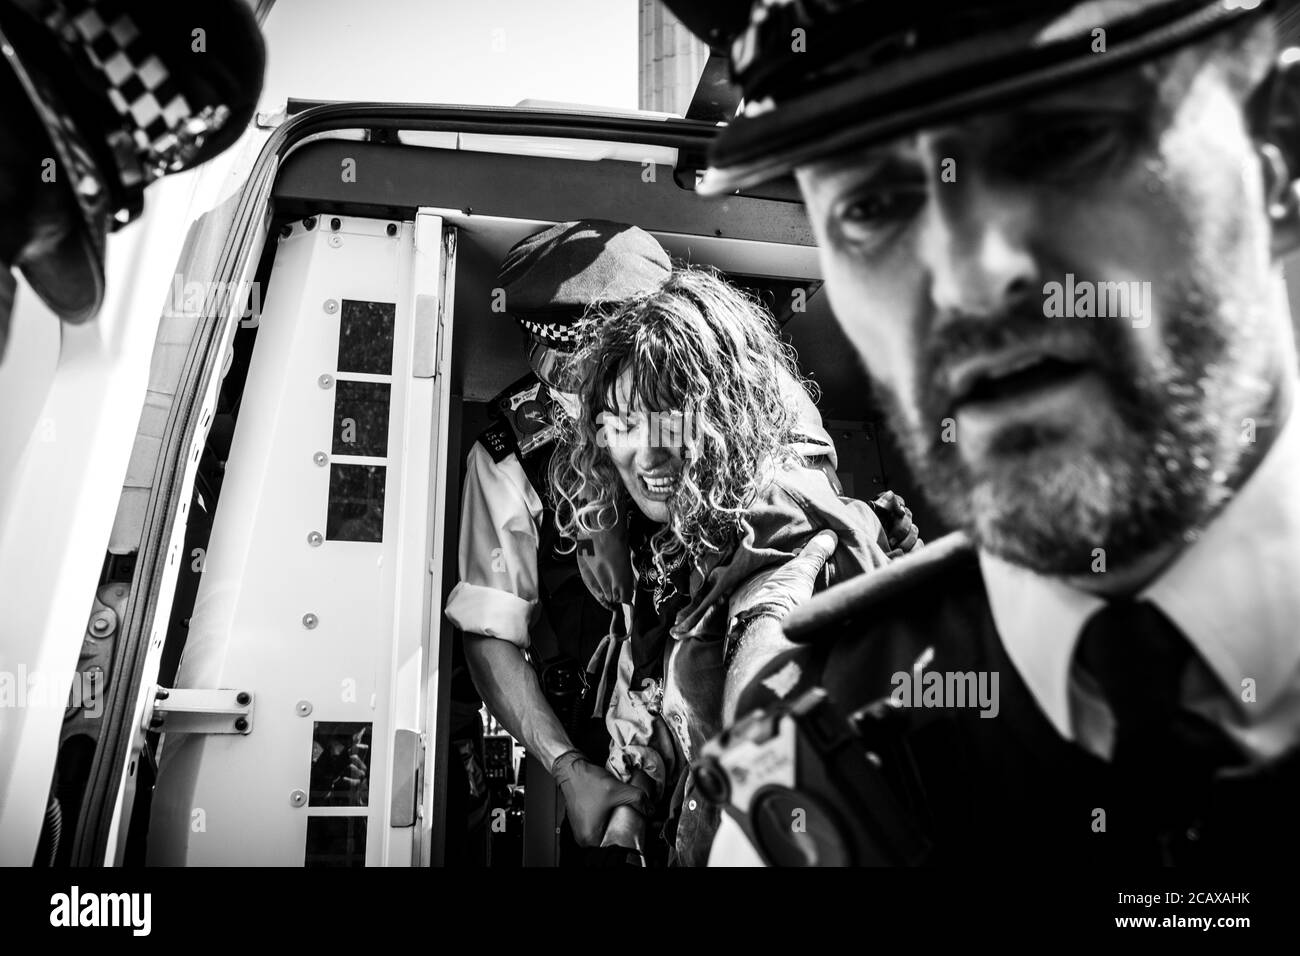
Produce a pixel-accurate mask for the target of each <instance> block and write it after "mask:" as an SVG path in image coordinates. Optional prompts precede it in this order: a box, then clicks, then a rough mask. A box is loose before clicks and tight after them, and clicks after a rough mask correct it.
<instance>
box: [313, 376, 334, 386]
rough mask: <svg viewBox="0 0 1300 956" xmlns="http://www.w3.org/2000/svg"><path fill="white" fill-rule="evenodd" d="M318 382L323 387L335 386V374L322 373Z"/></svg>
mask: <svg viewBox="0 0 1300 956" xmlns="http://www.w3.org/2000/svg"><path fill="white" fill-rule="evenodd" d="M316 384H317V385H319V386H320V387H321V388H333V387H334V376H333V375H322V376H321V377H320V378H318V379H316Z"/></svg>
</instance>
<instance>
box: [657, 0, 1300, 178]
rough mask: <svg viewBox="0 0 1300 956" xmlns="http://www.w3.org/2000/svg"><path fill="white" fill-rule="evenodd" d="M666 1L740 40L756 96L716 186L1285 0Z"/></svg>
mask: <svg viewBox="0 0 1300 956" xmlns="http://www.w3.org/2000/svg"><path fill="white" fill-rule="evenodd" d="M664 3H665V6H667V7H668V8H669V9H671V10H672V12H673V13H674V14H675V15H676V16H677V17H678V19H680V20H681V21H682V22H683V24H684V25H685V26H686V27H687V28H688V29H690V30H691V31H692V32H693V33H695V34H696V35H697V36H699V37H700V38H701V39H703V40H705V41H706V42H707V43H709V44H710V45H711V46H713V47H715V48H717V49H721V50H724V51H725V52H727V53H728V54H729V56H730V61H731V73H732V79H733V80H734V82H736V83H737V84H739V86H740V87H741V90H742V92H743V94H744V98H745V106H744V110H743V115H741V116H739V117H737V118H736V119H735V120H733V121H732V122H731V123H730V124H728V125H727V126H726V127H725V128H724V129H723V130H722V131H721V133H720V134H719V136H718V138H717V139H716V140H715V142H714V145H713V148H712V150H711V153H710V157H709V159H710V166H711V168H710V169H709V171H708V172H707V173H706V174H705V176H704V180H703V181H702V182H701V184H700V187H699V190H700V192H702V193H705V194H708V195H718V194H722V193H727V192H732V191H734V190H736V189H741V188H744V187H748V186H753V185H757V184H758V183H761V182H765V181H767V180H769V179H773V178H776V177H778V176H782V175H785V174H787V173H789V172H790V171H791V170H792V169H794V168H795V167H796V166H798V165H801V164H803V163H805V162H808V161H809V160H812V159H816V158H818V157H821V156H825V155H830V154H832V153H835V152H837V151H839V150H842V149H846V148H850V147H859V146H866V145H870V144H871V143H873V142H880V141H883V140H886V139H890V138H893V137H896V136H901V135H904V134H907V133H910V132H914V131H915V130H917V129H920V128H922V127H924V126H927V125H932V124H934V123H939V122H946V121H951V120H953V119H955V118H960V117H963V116H967V115H969V114H970V113H971V112H972V111H974V110H977V109H985V108H989V107H996V106H998V105H999V104H1001V103H1005V102H1009V101H1014V100H1019V99H1023V98H1024V97H1026V96H1027V95H1030V94H1033V93H1037V92H1040V91H1046V90H1049V89H1051V88H1054V87H1057V86H1060V85H1064V84H1068V83H1074V82H1077V81H1080V80H1082V79H1084V78H1086V77H1089V76H1091V75H1093V74H1100V73H1102V72H1104V71H1107V70H1114V69H1117V68H1119V67H1122V66H1124V65H1126V64H1129V63H1132V62H1135V61H1138V60H1145V59H1148V58H1151V57H1153V56H1157V55H1159V54H1162V53H1165V52H1167V51H1170V50H1173V49H1175V48H1177V47H1179V46H1181V45H1183V44H1186V43H1190V42H1193V41H1195V40H1198V39H1200V38H1202V37H1206V36H1209V35H1210V34H1212V33H1214V32H1216V31H1218V30H1221V29H1224V28H1226V27H1228V26H1230V25H1232V24H1234V23H1237V22H1239V21H1240V20H1242V19H1243V18H1246V17H1251V16H1255V15H1258V14H1259V13H1261V12H1263V11H1265V10H1267V9H1269V8H1271V7H1273V6H1275V3H1274V0H1082V2H1081V0H970V2H968V3H964V4H960V5H958V4H953V3H950V2H947V0H912V2H910V3H882V2H881V0H757V2H752V3H750V2H747V0H664ZM1098 31H1104V33H1101V32H1098ZM1103 50H1104V52H1102V51H1103Z"/></svg>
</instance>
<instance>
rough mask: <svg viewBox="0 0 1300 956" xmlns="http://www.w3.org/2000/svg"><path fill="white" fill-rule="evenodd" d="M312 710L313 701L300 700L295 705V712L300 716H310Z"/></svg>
mask: <svg viewBox="0 0 1300 956" xmlns="http://www.w3.org/2000/svg"><path fill="white" fill-rule="evenodd" d="M311 711H312V707H311V701H309V700H300V701H298V704H297V706H295V707H294V712H295V713H297V715H298V716H299V717H310V716H311Z"/></svg>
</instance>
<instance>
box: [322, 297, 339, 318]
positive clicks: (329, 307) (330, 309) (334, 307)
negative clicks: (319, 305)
mask: <svg viewBox="0 0 1300 956" xmlns="http://www.w3.org/2000/svg"><path fill="white" fill-rule="evenodd" d="M338 310H339V300H338V299H326V300H325V311H326V313H327V314H329V315H333V314H334V313H335V312H337V311H338Z"/></svg>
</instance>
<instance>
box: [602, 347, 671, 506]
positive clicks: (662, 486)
mask: <svg viewBox="0 0 1300 956" xmlns="http://www.w3.org/2000/svg"><path fill="white" fill-rule="evenodd" d="M632 391H633V390H632V370H631V368H630V367H629V368H626V369H624V370H623V373H622V374H621V375H619V377H618V382H617V383H616V385H615V397H616V399H617V401H618V411H617V413H612V412H605V413H603V414H602V415H601V420H600V421H599V422H598V423H597V424H598V425H599V426H600V428H601V432H602V436H603V438H602V440H603V441H604V443H605V447H606V451H607V452H608V453H609V457H610V460H611V461H612V462H613V463H614V467H615V469H616V470H617V471H618V475H619V478H621V479H622V481H623V487H624V488H626V489H627V493H628V494H629V495H630V496H631V498H632V501H633V502H635V504H636V506H637V507H638V508H639V509H641V513H642V514H644V515H645V516H646V517H647V518H649V519H650V520H651V521H655V522H658V523H659V524H666V523H667V522H668V518H669V507H670V505H671V500H672V496H673V494H674V492H675V491H676V490H677V485H678V481H679V479H680V477H681V473H682V467H683V465H684V463H685V455H686V450H685V439H684V435H683V431H682V416H681V415H680V414H673V413H662V412H658V411H654V410H650V409H646V408H645V407H644V406H643V405H642V403H641V401H640V399H639V398H637V397H634V396H633V394H632Z"/></svg>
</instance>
